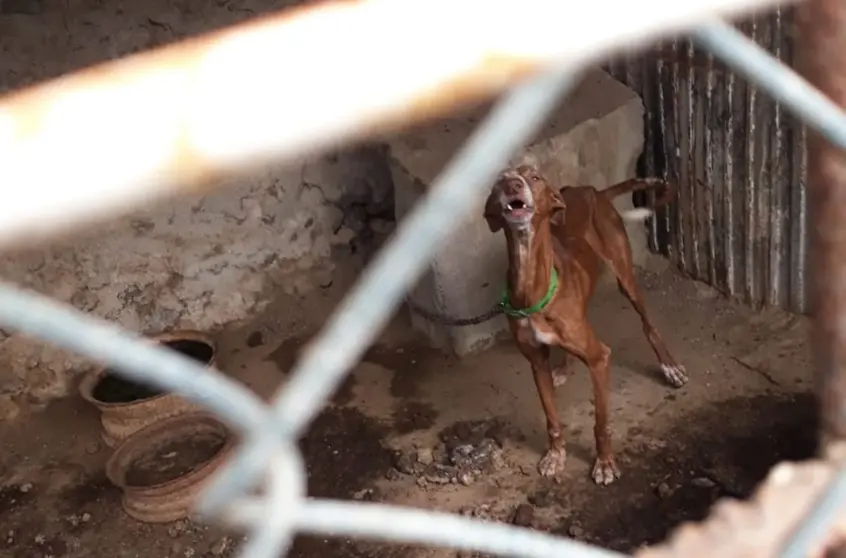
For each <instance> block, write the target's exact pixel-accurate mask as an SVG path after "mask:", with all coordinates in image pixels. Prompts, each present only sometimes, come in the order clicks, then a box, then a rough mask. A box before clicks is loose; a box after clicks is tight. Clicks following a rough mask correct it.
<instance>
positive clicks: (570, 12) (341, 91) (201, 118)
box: [0, 0, 781, 247]
mask: <svg viewBox="0 0 846 558" xmlns="http://www.w3.org/2000/svg"><path fill="white" fill-rule="evenodd" d="M777 3H781V2H779V1H778V0H687V1H685V2H678V1H676V0H643V1H642V2H622V3H621V2H619V1H618V0H593V1H592V2H583V3H578V4H567V5H566V7H565V6H564V5H562V4H560V3H558V2H548V1H547V0H523V1H522V2H520V3H519V4H515V3H512V2H490V1H488V0H463V1H461V2H453V1H451V0H429V1H425V2H423V1H416V2H414V1H406V2H391V1H385V0H359V1H356V2H346V1H335V2H322V3H317V4H314V3H312V4H311V5H309V6H304V7H300V8H296V9H289V10H285V11H283V12H282V13H280V14H278V15H274V16H271V17H266V18H261V19H258V20H256V21H252V22H249V23H246V24H243V25H239V26H235V27H232V28H229V29H226V30H223V31H220V32H217V33H211V34H208V35H204V36H201V37H197V38H194V39H190V40H187V41H183V42H181V43H177V44H174V45H171V46H167V47H164V48H160V49H157V50H154V51H151V52H147V53H142V54H139V55H135V56H130V57H127V58H125V59H122V60H119V61H115V62H111V63H107V64H103V65H99V66H95V67H92V68H88V69H85V70H82V71H79V72H76V73H74V74H70V75H67V76H63V77H61V78H59V79H56V80H53V81H50V82H47V83H46V84H43V85H39V86H35V87H31V88H28V89H25V90H22V91H19V92H16V93H13V94H11V95H9V96H6V97H4V98H0V185H2V188H3V191H2V193H3V203H2V205H0V247H7V246H9V245H10V244H11V243H21V242H29V243H31V242H37V241H39V240H43V239H44V238H47V237H50V236H52V235H56V234H58V233H60V232H62V231H66V230H68V229H71V228H73V227H76V226H80V225H82V224H83V223H85V222H86V221H91V220H94V219H105V218H106V217H114V216H115V213H122V212H127V211H129V210H130V209H133V208H135V207H136V206H139V205H144V204H148V203H150V202H153V201H156V200H160V199H162V198H163V197H165V196H169V195H175V194H177V193H180V192H185V191H186V190H187V191H194V190H196V189H197V188H199V187H201V186H203V187H208V185H209V184H210V183H211V184H215V183H219V181H215V180H211V179H214V178H217V177H219V176H221V175H223V174H224V173H228V172H231V171H234V170H238V169H240V168H243V167H244V166H246V165H250V164H254V163H258V162H262V161H268V160H271V159H273V160H277V161H278V160H292V159H294V158H297V157H300V156H303V155H306V154H308V153H310V152H313V151H316V150H319V149H322V148H326V147H328V146H331V145H338V144H340V143H343V142H347V141H350V140H354V139H356V138H360V137H364V136H373V135H375V134H377V133H384V132H388V131H391V130H395V129H397V128H399V127H401V126H404V125H406V124H409V123H414V122H420V121H422V120H425V119H428V118H431V117H433V116H437V115H443V114H446V113H449V112H451V111H454V110H455V109H457V108H459V107H461V106H463V105H467V104H472V103H476V102H479V101H481V100H484V99H486V98H488V97H490V96H492V95H494V94H497V93H500V92H502V91H503V90H505V89H506V88H507V87H509V86H511V85H514V84H515V83H517V82H519V81H520V80H521V79H522V78H525V77H526V76H528V75H530V74H532V73H534V72H536V71H538V70H539V69H540V68H542V67H544V66H546V65H547V64H549V63H552V62H555V63H559V62H560V63H573V64H577V65H578V64H579V63H588V62H592V61H597V60H599V59H600V58H601V57H602V56H604V55H606V54H607V53H608V52H609V51H610V50H612V49H614V48H622V47H629V48H631V47H634V46H636V45H637V44H642V43H644V42H646V41H648V40H650V39H653V38H654V37H656V36H657V35H659V34H665V33H666V34H669V33H677V32H680V31H683V30H684V29H688V28H690V27H691V26H693V25H694V24H696V23H698V22H699V21H701V20H702V19H703V18H705V17H730V16H735V15H740V14H742V13H745V12H748V11H750V10H753V9H759V8H762V7H765V6H770V5H775V4H777ZM609 13H613V14H614V17H611V18H609V17H608V14H609ZM480 16H482V17H483V18H484V24H483V25H480V24H479V17H480ZM522 30H526V31H525V32H523V31H522ZM330 38H331V41H327V39H330ZM330 45H332V46H330ZM334 45H343V46H342V47H341V48H338V47H337V46H334ZM387 51H390V56H386V55H385V52H387Z"/></svg>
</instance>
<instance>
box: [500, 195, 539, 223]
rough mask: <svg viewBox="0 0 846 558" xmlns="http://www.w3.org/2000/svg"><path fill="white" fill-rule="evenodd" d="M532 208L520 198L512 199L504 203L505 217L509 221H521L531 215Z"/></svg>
mask: <svg viewBox="0 0 846 558" xmlns="http://www.w3.org/2000/svg"><path fill="white" fill-rule="evenodd" d="M532 209H533V208H532V206H530V205H529V204H528V203H526V200H524V199H523V198H520V197H513V198H510V199H508V200H506V202H505V216H506V217H507V218H509V219H514V220H522V219H525V218H527V217H530V216H531V215H532Z"/></svg>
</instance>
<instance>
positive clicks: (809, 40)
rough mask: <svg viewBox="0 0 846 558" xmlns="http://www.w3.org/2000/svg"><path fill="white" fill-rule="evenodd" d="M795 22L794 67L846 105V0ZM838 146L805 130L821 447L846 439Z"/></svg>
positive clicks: (845, 281)
mask: <svg viewBox="0 0 846 558" xmlns="http://www.w3.org/2000/svg"><path fill="white" fill-rule="evenodd" d="M796 22H797V26H798V28H799V37H798V53H799V58H798V60H797V62H798V65H799V67H800V68H801V70H802V72H803V73H804V75H805V77H806V78H807V79H808V81H809V82H810V83H811V84H813V85H815V86H816V87H817V88H818V89H819V91H820V92H821V93H822V94H823V95H825V96H826V97H828V98H829V99H830V100H831V101H832V102H833V103H835V104H836V105H838V106H839V107H841V108H843V107H846V3H844V2H842V0H807V1H806V2H805V3H804V4H802V5H800V6H799V9H798V10H797V14H796ZM843 132H844V133H846V130H844V131H843ZM840 145H841V148H837V147H835V146H833V145H832V144H831V143H830V142H829V139H827V138H825V137H823V136H822V135H821V134H820V133H819V132H817V131H816V130H809V133H808V143H807V149H808V204H809V208H808V209H809V212H810V223H811V230H810V231H809V232H810V235H809V237H810V241H811V242H810V250H809V252H810V253H809V261H810V270H811V284H812V288H811V312H812V313H813V315H814V321H813V327H812V335H811V343H812V349H813V351H814V355H815V358H816V362H815V365H816V366H815V370H816V383H817V389H818V394H819V399H820V405H821V409H820V413H821V433H820V437H821V440H820V441H821V449H823V451H824V450H825V448H826V446H827V445H828V444H829V443H830V442H833V441H836V440H838V439H839V440H843V439H844V438H846V150H844V149H842V145H843V144H842V143H841V144H840Z"/></svg>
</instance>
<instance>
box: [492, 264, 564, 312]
mask: <svg viewBox="0 0 846 558" xmlns="http://www.w3.org/2000/svg"><path fill="white" fill-rule="evenodd" d="M557 288H558V271H557V270H556V269H555V266H552V277H550V279H549V289H547V291H546V294H545V295H544V297H543V298H542V299H541V300H540V302H538V303H537V304H534V305H532V306H529V307H528V308H519V309H518V308H514V307H513V306H511V301H510V300H509V296H508V287H506V288H505V291H504V292H503V293H502V299H501V300H500V301H499V306H500V307H501V308H502V311H503V312H504V313H505V314H506V315H508V316H511V317H513V318H528V317H529V316H531V315H532V314H536V313H538V312H540V311H541V310H543V309H544V308H546V305H547V304H549V301H550V300H552V295H554V294H555V289H557Z"/></svg>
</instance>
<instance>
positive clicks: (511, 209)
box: [505, 203, 514, 211]
mask: <svg viewBox="0 0 846 558" xmlns="http://www.w3.org/2000/svg"><path fill="white" fill-rule="evenodd" d="M505 209H507V210H508V211H514V208H513V207H511V204H510V203H509V204H506V205H505Z"/></svg>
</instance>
